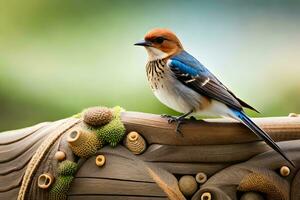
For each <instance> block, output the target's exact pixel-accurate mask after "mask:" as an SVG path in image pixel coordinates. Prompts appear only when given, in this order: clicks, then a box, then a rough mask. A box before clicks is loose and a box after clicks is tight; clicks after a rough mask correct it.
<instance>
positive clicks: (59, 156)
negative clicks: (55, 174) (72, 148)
mask: <svg viewBox="0 0 300 200" xmlns="http://www.w3.org/2000/svg"><path fill="white" fill-rule="evenodd" d="M54 158H55V159H56V160H58V161H63V160H65V159H66V154H65V152H63V151H57V152H56V153H55V155H54Z"/></svg>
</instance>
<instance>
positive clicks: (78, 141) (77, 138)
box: [67, 129, 102, 158]
mask: <svg viewBox="0 0 300 200" xmlns="http://www.w3.org/2000/svg"><path fill="white" fill-rule="evenodd" d="M67 141H68V143H69V146H70V148H71V150H72V151H73V153H74V154H75V155H77V156H79V157H81V158H87V157H89V156H91V155H94V154H95V153H96V152H97V150H98V149H99V148H100V147H101V146H102V144H101V142H100V141H99V140H98V138H97V136H96V134H94V133H92V132H89V131H83V130H80V129H78V130H74V131H72V132H70V133H69V135H68V139H67Z"/></svg>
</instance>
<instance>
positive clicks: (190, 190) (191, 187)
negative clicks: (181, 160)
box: [178, 175, 198, 197]
mask: <svg viewBox="0 0 300 200" xmlns="http://www.w3.org/2000/svg"><path fill="white" fill-rule="evenodd" d="M178 185H179V189H180V191H181V192H182V193H183V194H184V195H185V196H187V197H189V196H192V195H193V194H194V193H195V192H196V190H197V188H198V185H197V182H196V180H195V178H194V177H193V176H189V175H185V176H182V177H181V178H180V179H179V182H178Z"/></svg>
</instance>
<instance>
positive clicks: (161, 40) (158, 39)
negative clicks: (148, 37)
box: [154, 37, 165, 44]
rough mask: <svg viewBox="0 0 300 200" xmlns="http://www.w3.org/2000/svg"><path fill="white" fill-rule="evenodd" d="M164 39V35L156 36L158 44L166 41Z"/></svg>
mask: <svg viewBox="0 0 300 200" xmlns="http://www.w3.org/2000/svg"><path fill="white" fill-rule="evenodd" d="M164 40H165V38H163V37H157V38H155V40H154V42H155V43H158V44H161V43H163V42H164Z"/></svg>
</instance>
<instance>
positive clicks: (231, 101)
mask: <svg viewBox="0 0 300 200" xmlns="http://www.w3.org/2000/svg"><path fill="white" fill-rule="evenodd" d="M168 66H169V67H170V69H171V70H172V71H173V73H174V75H175V76H176V78H177V79H178V80H179V81H180V82H181V83H183V84H184V85H186V86H187V87H189V88H191V89H193V90H194V91H196V92H198V93H199V94H201V95H204V96H207V97H209V98H212V99H215V100H218V101H220V102H222V103H224V104H226V105H227V106H229V107H230V108H234V109H236V110H242V105H241V103H240V102H239V99H238V98H236V97H235V95H234V94H233V93H232V92H230V91H229V90H228V89H227V88H226V87H225V86H224V85H223V84H222V83H221V82H220V81H219V80H218V79H217V78H216V77H215V76H214V75H213V74H212V73H211V72H209V71H208V69H206V68H205V67H204V66H203V65H202V64H201V63H200V62H199V61H198V60H196V59H195V58H194V57H193V56H191V55H190V54H188V53H187V52H185V51H183V52H181V53H180V54H178V55H176V56H174V57H172V58H170V60H169V62H168Z"/></svg>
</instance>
